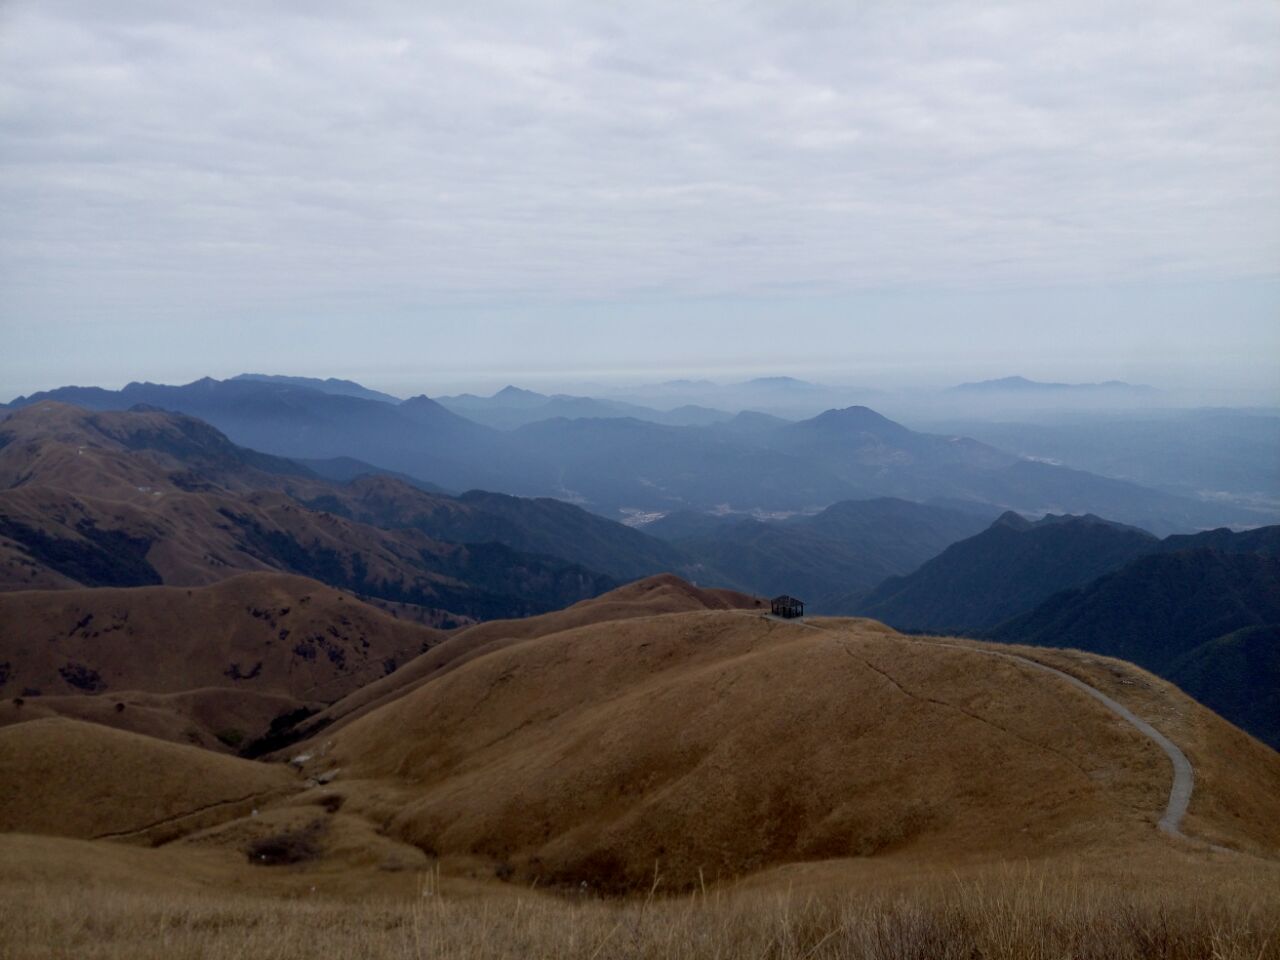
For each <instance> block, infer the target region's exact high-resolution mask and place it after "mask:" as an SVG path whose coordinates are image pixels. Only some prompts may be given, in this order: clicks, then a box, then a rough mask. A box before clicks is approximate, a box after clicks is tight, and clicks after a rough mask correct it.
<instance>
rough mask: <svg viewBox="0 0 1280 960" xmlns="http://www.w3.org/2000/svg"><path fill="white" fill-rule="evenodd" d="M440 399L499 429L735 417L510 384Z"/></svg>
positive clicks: (694, 407) (701, 422) (691, 406)
mask: <svg viewBox="0 0 1280 960" xmlns="http://www.w3.org/2000/svg"><path fill="white" fill-rule="evenodd" d="M437 402H438V403H439V404H440V405H441V406H443V407H446V408H448V409H449V410H452V411H453V412H454V413H457V414H460V415H461V416H464V417H467V418H468V419H471V420H474V421H476V422H477V423H483V424H485V425H486V426H490V427H496V428H498V429H500V430H512V429H515V428H516V427H521V426H524V425H525V424H527V423H536V422H537V421H539V420H552V419H554V418H556V417H566V418H568V419H579V418H583V417H598V418H618V417H634V418H635V419H637V420H647V421H650V422H652V423H662V424H667V425H669V426H680V427H685V426H706V425H708V424H712V423H721V422H723V421H725V420H728V419H730V418H731V417H732V414H729V413H726V412H724V411H723V410H715V409H712V408H711V407H704V406H699V405H696V404H685V405H683V406H679V407H675V408H673V409H670V410H656V409H654V408H653V407H646V406H642V405H640V404H635V403H627V402H625V401H621V400H601V399H597V398H595V397H576V396H571V395H568V394H553V395H547V394H543V393H537V392H535V391H533V390H523V389H521V388H519V387H514V386H508V387H504V388H503V389H501V390H499V391H498V392H497V393H495V394H494V395H493V396H491V397H479V396H476V395H474V394H469V393H464V394H460V395H459V396H456V397H438V398H437Z"/></svg>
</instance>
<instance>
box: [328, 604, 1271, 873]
mask: <svg viewBox="0 0 1280 960" xmlns="http://www.w3.org/2000/svg"><path fill="white" fill-rule="evenodd" d="M508 639H509V640H510V639H511V638H508ZM1156 693H1157V694H1158V699H1159V702H1160V703H1161V704H1162V709H1168V710H1170V711H1172V712H1175V713H1180V714H1183V715H1186V716H1188V717H1191V718H1194V722H1195V723H1196V724H1197V725H1198V726H1199V727H1200V728H1201V730H1202V735H1203V737H1204V746H1205V749H1204V750H1203V751H1202V759H1204V758H1208V757H1209V756H1210V755H1211V754H1212V753H1213V751H1214V749H1215V745H1216V746H1218V747H1222V748H1231V749H1237V748H1239V746H1240V745H1239V743H1237V742H1235V741H1234V740H1233V738H1234V737H1237V736H1239V734H1238V731H1235V730H1234V728H1231V727H1230V726H1229V725H1227V724H1226V723H1225V722H1223V721H1221V720H1218V719H1217V718H1215V717H1213V716H1212V715H1211V714H1209V713H1208V712H1207V711H1205V710H1203V708H1200V707H1199V706H1197V705H1196V704H1194V703H1193V702H1192V701H1190V700H1189V699H1187V698H1185V697H1183V696H1182V695H1180V694H1179V693H1178V692H1177V691H1176V690H1173V689H1172V688H1169V687H1167V686H1166V687H1163V688H1161V689H1159V690H1158V691H1156ZM1245 739H1246V741H1247V744H1248V745H1250V746H1248V748H1247V749H1246V750H1245V753H1244V755H1243V757H1234V756H1233V757H1230V758H1229V759H1224V758H1220V759H1219V760H1218V761H1216V762H1215V763H1214V765H1213V769H1212V771H1211V775H1210V776H1209V777H1208V783H1209V785H1210V786H1212V783H1213V781H1214V779H1215V778H1217V777H1218V776H1220V775H1225V774H1226V772H1227V771H1226V767H1225V765H1226V764H1228V763H1230V764H1233V765H1235V764H1243V767H1242V768H1241V770H1240V776H1241V779H1242V780H1243V781H1244V782H1245V783H1246V784H1247V786H1245V787H1239V788H1238V791H1237V792H1240V793H1243V794H1248V796H1249V797H1250V798H1251V800H1250V803H1244V804H1239V803H1237V804H1234V805H1233V810H1234V812H1233V813H1231V814H1228V812H1227V811H1225V810H1222V809H1218V808H1215V807H1214V806H1213V804H1212V802H1211V801H1208V802H1207V801H1206V799H1205V796H1200V795H1198V796H1197V799H1196V800H1195V801H1193V809H1194V810H1197V811H1199V812H1200V815H1201V818H1202V820H1203V821H1204V823H1205V824H1207V825H1211V826H1212V828H1213V829H1214V831H1215V837H1217V838H1218V840H1219V841H1225V842H1227V843H1232V844H1235V845H1237V846H1241V847H1248V848H1250V849H1255V850H1264V851H1269V852H1270V853H1271V854H1274V853H1275V850H1276V847H1277V837H1276V835H1275V827H1274V823H1275V822H1276V817H1274V816H1269V814H1273V813H1275V812H1276V811H1277V810H1278V809H1280V808H1277V805H1276V801H1275V797H1276V796H1277V795H1280V793H1278V791H1280V756H1277V755H1276V754H1275V753H1274V752H1273V751H1268V750H1266V748H1265V747H1262V746H1261V745H1260V744H1256V743H1255V742H1253V741H1248V738H1245ZM312 749H313V750H314V752H315V753H316V756H315V757H314V759H313V760H312V761H311V770H312V772H313V773H314V772H319V771H321V770H326V769H328V770H332V771H335V772H336V776H337V777H338V780H337V781H336V785H337V786H339V787H341V788H342V789H343V791H344V793H345V795H346V796H347V803H348V804H349V807H348V809H350V810H353V811H357V812H359V813H360V814H361V815H363V816H365V817H367V818H368V819H370V820H371V821H372V822H375V823H379V824H381V825H382V829H384V830H385V831H386V832H387V833H388V834H389V835H391V836H393V837H395V838H397V839H401V840H404V841H407V842H409V843H411V844H413V845H415V846H417V847H419V848H421V849H424V850H427V851H430V852H431V853H433V854H437V855H439V856H440V857H441V858H442V860H444V861H446V862H447V861H448V860H449V859H450V858H463V859H465V858H473V859H476V860H478V861H481V862H486V863H489V864H492V865H496V867H495V869H497V870H499V871H500V872H502V873H504V874H506V875H508V876H511V877H513V878H518V879H522V880H525V881H531V880H533V879H535V878H537V879H538V880H539V881H540V882H544V883H552V884H568V885H581V884H587V885H588V886H589V888H591V889H598V890H606V891H627V890H637V889H644V888H645V887H646V886H647V885H648V884H649V883H650V881H651V878H652V876H653V874H654V871H655V865H656V867H657V869H658V870H660V872H661V874H662V876H663V877H664V878H665V882H666V883H667V884H669V885H670V886H672V887H675V888H692V887H696V886H698V885H700V884H701V883H702V882H713V881H717V880H724V879H727V878H733V877H740V876H744V875H747V874H751V873H755V872H758V871H761V870H766V869H769V868H775V867H779V866H781V865H785V864H788V863H796V862H814V861H845V862H858V861H859V860H860V859H862V858H895V859H906V860H911V859H922V860H927V861H929V862H931V863H935V864H937V863H949V864H955V863H960V862H968V861H971V860H974V859H978V860H998V859H1010V858H1015V859H1016V858H1025V857H1037V858H1038V857H1045V856H1050V855H1056V854H1064V853H1068V852H1079V851H1082V850H1099V849H1102V850H1119V849H1127V850H1136V849H1142V848H1145V847H1146V846H1151V845H1155V846H1157V847H1159V846H1161V845H1163V844H1166V843H1167V842H1168V841H1166V840H1165V839H1164V838H1163V837H1161V836H1160V835H1159V834H1158V833H1157V832H1156V830H1155V828H1154V824H1155V822H1156V820H1157V819H1158V818H1159V816H1160V815H1161V813H1162V812H1163V808H1164V804H1165V801H1166V798H1167V795H1168V790H1169V781H1170V774H1169V765H1168V761H1167V760H1166V758H1165V757H1164V755H1163V754H1162V753H1161V752H1160V751H1159V750H1158V749H1157V748H1156V747H1155V746H1154V745H1153V744H1152V743H1151V742H1150V741H1149V740H1147V739H1146V738H1145V737H1143V736H1142V735H1141V734H1140V733H1138V732H1137V731H1136V730H1135V729H1134V728H1133V727H1131V726H1129V725H1128V724H1126V723H1125V722H1123V721H1121V720H1120V719H1119V718H1117V717H1115V716H1114V715H1113V714H1111V713H1110V712H1109V711H1107V710H1106V709H1105V708H1104V707H1102V706H1101V705H1100V704H1098V703H1097V701H1095V700H1093V699H1092V698H1090V697H1088V696H1086V695H1085V694H1083V693H1081V692H1079V691H1077V690H1075V689H1074V688H1071V687H1070V686H1069V685H1066V684H1064V683H1063V682H1062V681H1061V680H1060V679H1055V678H1054V677H1052V676H1051V675H1048V674H1045V673H1043V672H1042V671H1039V670H1036V669H1035V668H1033V667H1029V666H1026V665H1020V664H1018V663H1015V662H1011V661H1008V660H1002V659H999V658H992V657H990V656H987V655H985V654H984V653H982V652H981V651H979V650H976V649H971V648H966V647H964V646H957V645H952V644H937V643H924V642H917V641H913V640H909V639H907V638H904V637H902V636H900V635H898V634H896V633H894V632H893V631H891V630H889V629H888V628H885V627H883V626H882V625H880V624H876V623H874V622H871V621H852V622H843V623H833V624H831V625H830V628H829V629H815V628H813V627H806V626H804V625H797V624H788V623H782V622H778V621H774V620H771V619H769V618H766V617H763V616H760V615H758V614H752V613H746V612H738V611H699V612H693V613H682V614H667V615H659V616H651V617H640V618H633V619H627V620H621V621H611V622H604V623H594V624H587V625H584V626H580V627H570V628H569V629H566V630H562V631H560V632H555V633H547V634H543V635H540V636H538V635H533V636H530V637H528V638H527V639H523V640H513V641H512V642H508V643H506V644H505V645H503V646H501V647H499V648H497V649H493V650H490V651H488V652H486V653H484V654H483V655H480V656H476V657H473V658H471V659H469V660H467V661H466V662H465V663H462V664H460V665H458V666H456V667H455V668H454V669H451V670H448V671H442V672H438V673H435V674H432V675H431V676H429V677H428V678H427V679H426V680H425V681H424V682H422V683H421V684H420V685H418V686H417V687H416V688H415V689H413V690H411V691H410V692H408V693H406V694H404V695H403V696H400V697H399V698H397V699H393V700H391V701H390V702H387V703H386V704H385V705H383V706H381V707H379V708H377V709H375V710H373V711H371V712H369V713H367V714H365V715H364V716H362V717H360V718H359V719H357V720H355V721H353V722H351V723H350V724H349V725H347V726H345V727H343V728H341V729H338V730H336V731H323V732H321V733H320V734H319V735H318V736H317V737H316V738H315V740H314V741H313V742H312ZM1202 793H1203V794H1205V795H1206V796H1207V795H1208V791H1202Z"/></svg>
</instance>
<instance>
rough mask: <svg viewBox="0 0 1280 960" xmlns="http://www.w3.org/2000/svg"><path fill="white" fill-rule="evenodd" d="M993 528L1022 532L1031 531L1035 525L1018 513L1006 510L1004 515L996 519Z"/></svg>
mask: <svg viewBox="0 0 1280 960" xmlns="http://www.w3.org/2000/svg"><path fill="white" fill-rule="evenodd" d="M992 526H993V527H1008V528H1010V529H1011V530H1017V531H1019V532H1022V531H1024V530H1030V529H1031V528H1032V527H1033V526H1035V524H1033V523H1032V522H1031V521H1030V520H1028V519H1027V518H1026V517H1024V516H1023V515H1022V514H1020V513H1017V512H1016V511H1013V510H1006V511H1005V512H1004V513H1002V514H1000V516H998V517H996V520H995V523H993V524H992Z"/></svg>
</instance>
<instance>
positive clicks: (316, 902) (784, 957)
mask: <svg viewBox="0 0 1280 960" xmlns="http://www.w3.org/2000/svg"><path fill="white" fill-rule="evenodd" d="M1067 873H1068V874H1070V873H1071V871H1070V870H1069V869H1068V870H1067ZM1187 876H1188V874H1185V873H1183V874H1180V875H1179V876H1177V877H1173V876H1171V877H1168V878H1166V879H1168V880H1170V881H1171V882H1175V881H1176V883H1177V886H1176V887H1171V886H1170V884H1165V883H1159V882H1157V883H1155V884H1151V883H1150V882H1149V881H1150V880H1151V878H1150V876H1148V875H1147V874H1145V873H1144V874H1134V875H1132V876H1131V877H1129V878H1128V880H1126V879H1125V878H1124V877H1119V878H1117V879H1115V880H1113V881H1110V882H1104V883H1100V882H1098V879H1097V878H1096V877H1095V878H1093V879H1089V878H1087V877H1085V876H1082V875H1077V876H1070V875H1068V876H1065V877H1064V876H1063V869H1062V868H1061V866H1060V865H1059V866H1057V867H1046V866H1039V867H1021V868H1012V867H1011V868H1005V869H1003V870H997V871H994V872H991V873H988V874H987V875H985V876H983V877H979V878H973V877H970V878H968V879H961V878H960V877H958V876H953V877H951V878H947V879H941V880H931V881H926V882H925V883H923V884H921V885H918V886H916V887H915V888H914V889H911V890H909V891H907V890H900V891H899V892H896V893H880V894H873V895H859V896H854V895H852V894H845V895H843V896H838V895H832V894H826V895H803V894H798V893H796V892H794V891H785V892H753V893H741V894H733V893H714V892H713V893H712V894H710V895H709V896H694V897H691V898H680V899H662V898H649V899H646V900H633V901H625V902H617V901H615V902H606V901H598V900H582V901H578V902H573V901H567V900H564V899H559V898H556V897H552V896H548V895H544V894H539V893H537V892H529V893H528V894H527V895H523V896H514V895H502V896H492V897H485V896H475V895H469V896H465V897H462V898H454V897H451V896H450V895H449V892H448V889H447V888H448V881H447V880H446V881H445V883H444V886H445V890H444V891H443V894H441V893H438V892H436V891H435V890H433V889H431V888H432V886H433V885H434V883H433V881H432V880H431V879H428V880H427V882H426V885H425V887H424V889H423V891H422V895H421V896H420V897H417V898H415V899H414V900H413V901H411V902H404V901H400V902H397V901H392V900H371V901H369V902H364V903H360V902H356V903H352V902H349V901H338V900H330V899H322V898H318V897H311V896H303V897H300V898H294V899H276V898H262V897H250V896H246V895H231V894H224V893H216V892H201V891H183V892H178V893H172V894H168V895H160V896H157V895H156V894H154V893H152V892H148V891H141V890H122V889H115V888H108V887H101V886H84V887H80V888H78V889H77V888H74V887H70V886H68V885H67V884H66V883H56V884H55V883H48V882H44V881H38V882H35V883H28V884H21V885H14V884H11V883H6V884H5V885H4V886H3V887H0V957H4V958H55V957H56V958H62V957H76V958H103V960H108V958H109V960H118V958H126V957H127V958H130V960H134V958H137V960H146V958H166V960H168V958H174V960H182V958H197V957H199V958H208V960H223V958H226V960H231V958H239V957H254V958H278V960H292V958H303V957H321V956H323V957H327V958H343V957H368V958H438V960H452V958H458V960H461V958H468V960H471V958H516V957H520V958H525V957H557V958H559V957H564V958H578V960H594V958H603V957H612V958H658V957H662V958H674V960H681V958H688V960H692V958H707V957H721V958H731V957H732V958H736V957H760V958H775V960H800V958H815V960H821V958H864V957H865V958H886V960H887V958H895V960H899V958H920V960H925V958H929V960H946V958H965V960H974V958H988V960H1015V958H1016V960H1036V958H1043V960H1058V958H1068V957H1070V958H1079V960H1088V958H1099V960H1100V958H1108V960H1111V958H1121V960H1123V958H1167V960H1175V958H1176V960H1184V958H1185V960H1189V958H1214V960H1234V958H1249V960H1258V958H1268V957H1280V897H1277V895H1276V893H1275V884H1274V879H1275V872H1274V871H1273V870H1271V869H1269V868H1268V869H1265V870H1264V869H1261V868H1260V871H1259V873H1258V874H1257V876H1250V874H1249V872H1248V870H1247V869H1245V870H1243V871H1233V873H1232V875H1230V876H1228V877H1224V876H1223V875H1222V874H1220V873H1218V874H1214V873H1210V874H1209V875H1206V876H1204V877H1202V878H1200V879H1199V880H1196V881H1193V882H1192V883H1190V884H1188V883H1187V882H1186V877H1187Z"/></svg>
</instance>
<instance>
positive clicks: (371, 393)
mask: <svg viewBox="0 0 1280 960" xmlns="http://www.w3.org/2000/svg"><path fill="white" fill-rule="evenodd" d="M231 379H232V380H256V381H257V382H259V383H274V384H279V385H281V386H286V387H305V388H307V389H311V390H319V391H320V392H321V393H332V394H336V395H338V396H340V397H360V398H361V399H363V400H380V401H382V402H383V403H399V402H400V398H399V397H393V396H392V395H391V394H389V393H382V392H381V391H380V390H370V389H369V388H368V387H365V386H362V385H360V384H358V383H356V382H355V381H354V380H339V379H337V378H336V377H327V378H325V379H323V380H322V379H320V378H319V377H283V376H280V375H279V374H270V373H242V374H240V375H239V376H235V377H232V378H231Z"/></svg>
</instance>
